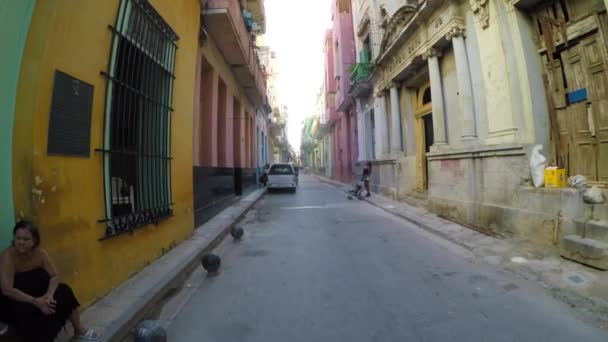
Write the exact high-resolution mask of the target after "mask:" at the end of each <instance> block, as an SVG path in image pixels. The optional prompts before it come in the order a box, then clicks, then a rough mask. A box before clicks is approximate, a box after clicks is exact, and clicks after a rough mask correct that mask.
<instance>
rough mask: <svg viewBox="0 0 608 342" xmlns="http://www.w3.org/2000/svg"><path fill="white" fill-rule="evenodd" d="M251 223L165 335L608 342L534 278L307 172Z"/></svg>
mask: <svg viewBox="0 0 608 342" xmlns="http://www.w3.org/2000/svg"><path fill="white" fill-rule="evenodd" d="M248 221H249V223H247V224H246V225H245V229H246V235H245V238H244V240H243V241H242V242H240V243H234V242H233V241H231V240H230V239H227V240H226V241H225V242H224V243H223V244H222V245H221V246H220V247H219V248H218V251H217V253H218V254H220V255H221V256H222V272H221V274H220V275H219V276H217V277H213V278H204V279H202V280H201V281H200V282H199V283H198V284H195V286H197V287H198V288H197V289H195V290H193V292H192V295H191V297H189V299H188V300H187V302H186V304H185V305H184V306H183V307H182V308H181V310H180V311H179V313H178V314H177V316H176V317H175V319H174V320H173V321H172V323H171V325H170V326H169V329H168V333H169V341H172V342H173V341H175V342H177V341H193V342H194V341H197V342H198V341H208V342H212V341H222V342H224V341H227V342H232V341H235V342H236V341H256V342H257V341H259V342H275V341H276V342H279V341H281V342H284V341H290V342H292V341H293V342H295V341H306V342H311V341H332V342H334V341H349V342H355V341H399V342H403V341H492V342H497V341H509V342H512V341H534V342H541V341H552V342H554V341H604V342H605V341H608V334H606V332H604V331H601V330H597V329H595V328H593V327H591V326H589V325H587V324H586V323H584V322H582V321H580V320H578V319H577V318H576V317H575V315H574V312H573V311H572V310H571V309H570V307H568V306H567V305H565V304H563V303H561V302H559V301H557V300H555V299H553V298H552V297H551V296H550V295H549V294H548V293H547V292H546V290H544V289H542V288H541V287H540V286H538V285H537V284H535V283H532V282H529V281H526V280H522V279H520V278H519V277H517V276H515V275H513V274H511V273H508V272H506V271H501V270H499V269H496V268H495V267H494V266H490V265H487V264H484V263H482V262H478V261H476V260H474V258H473V256H472V255H471V254H470V253H469V252H468V251H467V250H464V249H462V248H461V247H458V246H456V245H453V244H451V243H449V242H447V241H445V240H443V239H441V238H438V237H435V236H433V235H431V234H429V233H427V232H425V231H422V230H421V229H419V228H418V227H415V226H413V225H412V224H410V223H408V222H405V221H403V220H401V219H398V218H396V217H394V216H392V215H390V214H387V213H385V212H384V211H382V210H380V209H378V208H375V207H373V206H371V205H370V204H367V203H365V202H360V201H357V200H354V201H349V200H347V198H346V195H345V194H344V193H342V192H340V191H338V190H337V189H336V188H333V187H332V186H330V185H326V184H324V183H320V182H319V181H317V180H316V179H314V178H312V177H310V176H303V177H301V179H300V188H299V189H298V193H297V194H295V195H293V194H270V195H267V196H266V197H265V199H264V200H262V201H261V202H260V203H259V204H258V205H257V206H256V210H255V211H254V212H253V213H252V214H251V215H250V219H249V220H248Z"/></svg>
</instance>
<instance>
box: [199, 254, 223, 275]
mask: <svg viewBox="0 0 608 342" xmlns="http://www.w3.org/2000/svg"><path fill="white" fill-rule="evenodd" d="M201 264H202V265H203V268H204V269H205V270H207V272H209V275H210V276H215V275H217V273H218V271H219V269H220V266H221V265H222V259H220V257H219V256H217V255H215V254H206V255H205V256H203V258H202V259H201Z"/></svg>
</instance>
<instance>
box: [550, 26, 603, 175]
mask: <svg viewBox="0 0 608 342" xmlns="http://www.w3.org/2000/svg"><path fill="white" fill-rule="evenodd" d="M574 44H575V45H572V46H570V47H569V48H567V49H565V50H563V51H562V52H561V60H562V63H563V75H564V79H565V92H566V94H565V97H563V98H564V99H565V101H567V102H566V103H565V107H564V106H561V103H560V100H559V99H555V100H554V103H555V104H556V108H557V113H558V122H559V126H560V135H561V136H562V137H564V138H565V137H566V136H568V138H569V139H564V140H565V141H566V143H568V144H569V148H568V155H569V158H567V159H566V160H567V161H568V168H569V174H570V175H575V174H580V175H583V176H585V177H587V179H588V180H589V181H590V182H608V75H607V73H608V70H607V68H606V63H607V58H606V49H605V45H604V44H603V40H602V39H601V36H600V34H599V33H596V34H593V35H591V36H589V37H587V38H584V39H582V40H580V41H579V42H578V43H574ZM558 62H559V61H554V63H553V65H549V64H547V66H546V67H547V69H548V73H549V75H550V79H552V80H551V82H550V83H553V85H555V84H556V82H559V77H558V75H556V73H555V71H557V69H558V68H559V65H558ZM562 89H564V88H562ZM556 97H557V98H559V95H558V96H556ZM562 146H563V144H562Z"/></svg>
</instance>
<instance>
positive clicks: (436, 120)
mask: <svg viewBox="0 0 608 342" xmlns="http://www.w3.org/2000/svg"><path fill="white" fill-rule="evenodd" d="M440 56H441V51H439V50H436V49H434V48H431V49H429V50H428V51H426V52H425V53H424V55H423V57H424V58H425V59H426V60H427V61H428V64H429V76H430V79H431V97H432V101H433V135H434V136H435V141H434V142H433V146H438V145H446V144H447V142H448V141H447V138H446V134H445V112H444V110H443V108H444V107H443V90H442V87H441V71H440V70H439V57H440Z"/></svg>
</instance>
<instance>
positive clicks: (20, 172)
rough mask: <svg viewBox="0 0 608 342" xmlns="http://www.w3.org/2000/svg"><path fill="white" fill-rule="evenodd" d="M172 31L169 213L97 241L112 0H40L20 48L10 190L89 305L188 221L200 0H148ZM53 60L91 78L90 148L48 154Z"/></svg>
mask: <svg viewBox="0 0 608 342" xmlns="http://www.w3.org/2000/svg"><path fill="white" fill-rule="evenodd" d="M150 2H151V4H152V5H153V6H154V8H155V9H156V10H157V11H158V12H159V13H160V15H161V16H162V17H163V18H164V19H165V21H166V22H167V23H168V24H169V25H170V26H171V27H172V28H173V30H174V31H175V32H176V33H177V34H178V36H179V37H180V40H179V42H178V46H179V48H178V50H177V53H176V62H175V76H176V79H175V81H174V86H173V101H172V102H173V107H174V109H175V110H174V112H173V113H172V123H171V128H172V132H171V136H172V143H171V147H172V151H171V154H172V156H173V160H172V163H171V166H172V171H171V172H172V179H171V181H172V184H171V187H172V198H173V201H174V203H175V204H174V206H173V210H174V216H173V217H172V218H170V219H168V220H165V221H162V222H160V223H159V224H158V225H154V226H148V227H145V228H143V229H140V230H138V231H136V232H135V233H133V234H124V235H120V236H117V237H114V238H111V239H109V240H105V241H100V238H102V237H103V236H104V231H105V226H104V224H102V223H99V222H98V220H99V219H101V218H103V217H104V213H105V207H104V191H103V173H102V170H103V159H102V155H101V154H99V153H96V152H95V151H94V149H96V148H100V147H102V146H103V132H104V127H103V118H104V111H105V96H106V79H105V78H104V77H103V76H101V75H100V72H101V71H107V68H108V59H109V56H110V46H111V42H112V32H111V31H110V30H109V29H108V25H112V26H114V25H115V20H116V18H115V17H116V13H117V9H118V5H119V0H107V1H94V2H80V1H73V0H60V1H39V2H38V4H37V6H36V8H35V10H34V15H33V18H32V25H31V28H30V32H29V35H28V39H27V44H26V48H25V53H24V59H23V65H22V68H21V77H20V81H19V90H18V96H17V109H16V118H17V120H16V122H15V132H16V134H15V137H14V159H13V162H14V166H13V171H14V198H15V211H16V213H17V214H18V215H19V216H23V217H25V218H28V219H33V220H34V221H35V222H37V223H38V224H39V225H40V228H41V234H42V245H43V247H45V248H46V249H47V250H48V251H49V253H50V254H51V256H52V258H53V259H54V261H55V262H56V264H57V267H58V269H59V273H60V275H61V277H62V278H63V279H64V280H65V281H67V282H69V283H70V284H71V285H72V286H73V287H74V289H75V291H76V294H77V295H78V297H79V299H80V300H81V303H83V304H84V305H88V304H90V303H91V302H93V301H94V300H96V299H97V298H99V297H101V296H103V295H104V294H105V293H107V292H108V291H110V290H111V289H112V288H113V287H115V286H117V285H119V284H120V283H122V282H123V281H125V280H126V279H128V277H129V276H131V275H132V274H134V273H135V272H137V271H139V270H140V269H142V268H143V267H144V266H145V265H147V264H149V263H150V262H152V261H153V260H155V259H156V258H158V257H159V256H161V255H162V254H164V253H166V252H167V251H168V250H169V249H171V248H172V246H174V245H175V244H177V243H178V242H179V241H181V240H183V239H185V238H186V237H188V236H189V234H190V233H191V231H192V229H193V215H192V162H193V153H192V124H193V105H194V101H193V100H194V81H195V78H194V77H195V68H196V55H197V50H196V49H197V46H198V44H197V41H198V24H199V16H198V15H193V13H199V12H200V8H199V2H198V1H193V0H179V1H164V0H151V1H150ZM55 70H61V71H63V72H66V73H68V74H70V75H72V76H74V77H77V78H79V79H81V80H83V81H84V82H87V83H90V84H92V85H93V86H94V94H93V108H92V122H91V146H90V148H91V156H90V157H89V158H68V157H60V156H48V155H47V153H46V148H47V132H48V124H49V108H50V102H51V96H52V88H53V75H54V72H55Z"/></svg>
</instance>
